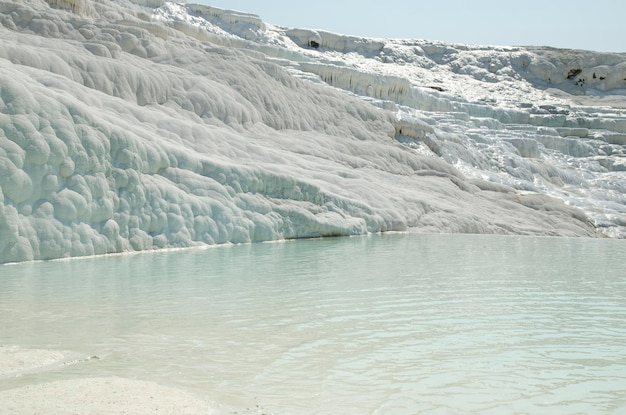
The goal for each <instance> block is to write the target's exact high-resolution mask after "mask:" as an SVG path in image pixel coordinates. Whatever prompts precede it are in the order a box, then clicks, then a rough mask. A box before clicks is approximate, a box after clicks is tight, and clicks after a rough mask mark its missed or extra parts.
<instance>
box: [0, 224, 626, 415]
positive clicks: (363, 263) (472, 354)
mask: <svg viewBox="0 0 626 415" xmlns="http://www.w3.org/2000/svg"><path fill="white" fill-rule="evenodd" d="M625 254H626V241H623V240H622V241H619V240H591V239H554V238H519V237H496V236H470V235H382V236H371V237H359V238H338V239H323V240H302V241H296V242H287V243H276V244H256V245H244V246H231V247H219V248H212V249H202V250H186V251H176V252H161V253H149V254H139V255H129V256H113V257H105V258H90V259H79V260H72V261H62V262H43V263H31V264H21V265H11V266H2V267H0V316H1V320H0V344H5V345H6V344H15V345H21V346H23V347H33V348H50V349H58V350H73V351H76V352H78V353H79V354H81V355H84V356H91V355H97V356H99V357H100V358H101V359H100V360H92V361H89V362H86V363H84V364H75V365H66V366H63V367H59V368H53V369H51V370H47V371H43V372H40V373H35V374H32V375H27V376H23V377H21V378H18V379H0V390H2V389H7V388H10V387H16V386H20V385H21V384H23V383H28V382H33V381H45V380H57V379H68V378H72V377H81V376H86V375H88V376H107V375H117V376H122V377H129V378H135V379H145V380H152V381H157V382H160V383H163V384H165V385H168V386H174V387H178V388H181V389H186V390H189V391H191V392H193V393H197V394H198V395H200V396H201V397H203V398H208V399H210V400H211V401H213V402H214V403H215V405H216V407H217V408H219V411H220V413H234V412H237V413H239V414H252V413H254V414H261V413H264V414H289V415H291V414H294V415H299V414H355V415H358V414H377V415H378V414H514V413H515V414H623V413H626V259H625Z"/></svg>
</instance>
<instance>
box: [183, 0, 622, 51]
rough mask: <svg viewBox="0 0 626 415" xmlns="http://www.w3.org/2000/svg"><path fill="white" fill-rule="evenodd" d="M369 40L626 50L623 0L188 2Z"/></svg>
mask: <svg viewBox="0 0 626 415" xmlns="http://www.w3.org/2000/svg"><path fill="white" fill-rule="evenodd" d="M187 3H202V4H208V5H211V6H215V7H219V8H224V9H231V10H238V11H245V12H249V13H254V14H258V15H260V17H261V18H262V19H263V21H264V22H266V23H273V24H277V25H280V26H287V27H297V28H308V29H323V30H328V31H331V32H335V33H341V34H348V35H357V36H364V37H383V38H410V39H426V40H440V41H444V42H450V43H469V44H478V45H497V46H552V47H558V48H571V49H588V50H596V51H602V52H626V23H624V22H625V19H626V17H625V16H626V1H624V0H599V1H580V0H569V1H568V0H541V1H539V0H525V1H502V0H499V1H495V0H474V1H470V0H430V1H416V0H384V1H372V0H316V1H307V2H295V1H293V0H291V1H290V0H267V1H259V0H187Z"/></svg>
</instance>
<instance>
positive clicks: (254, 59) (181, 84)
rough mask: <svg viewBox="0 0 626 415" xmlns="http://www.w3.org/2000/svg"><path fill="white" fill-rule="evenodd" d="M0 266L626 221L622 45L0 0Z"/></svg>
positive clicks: (613, 229) (166, 8) (198, 8)
mask: <svg viewBox="0 0 626 415" xmlns="http://www.w3.org/2000/svg"><path fill="white" fill-rule="evenodd" d="M0 12H1V13H0V37H1V39H2V41H1V42H0V263H6V262H16V261H27V260H40V259H52V258H62V257H73V256H85V255H97V254H105V253H114V252H124V251H139V250H149V249H159V248H171V247H188V246H194V245H201V244H224V243H245V242H259V241H269V240H281V239H290V238H305V237H318V236H331V235H355V234H364V233H370V232H385V231H407V230H416V231H421V232H472V233H500V234H522V235H560V236H596V235H600V234H604V235H608V236H613V237H621V238H623V237H625V235H626V219H625V218H626V200H625V196H624V194H625V193H626V178H625V174H626V173H625V172H626V162H625V156H626V147H625V146H626V117H625V116H624V115H625V113H624V108H625V107H626V98H625V97H626V56H625V55H620V54H601V53H594V52H587V51H570V50H557V49H549V48H495V47H487V46H485V47H480V46H469V45H448V44H442V43H438V42H429V41H423V40H385V39H364V38H357V37H350V36H342V35H338V34H333V33H327V32H323V31H317V30H305V29H288V28H282V27H277V26H274V25H271V24H268V23H264V22H263V21H262V20H261V19H260V18H259V17H258V16H255V15H252V14H249V13H243V12H237V11H231V10H222V9H218V8H215V7H210V6H202V5H192V4H185V3H171V2H165V1H159V0H132V1H130V0H120V1H115V2H101V1H95V0H19V1H7V0H3V1H0Z"/></svg>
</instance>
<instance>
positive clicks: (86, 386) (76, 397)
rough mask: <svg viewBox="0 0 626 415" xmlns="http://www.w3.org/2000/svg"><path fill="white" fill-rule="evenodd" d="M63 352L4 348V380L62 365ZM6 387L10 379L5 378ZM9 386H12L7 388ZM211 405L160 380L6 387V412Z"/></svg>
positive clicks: (200, 410) (172, 410) (0, 401)
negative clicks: (7, 380) (160, 383)
mask: <svg viewBox="0 0 626 415" xmlns="http://www.w3.org/2000/svg"><path fill="white" fill-rule="evenodd" d="M68 355H69V353H68V354H66V353H63V352H57V351H51V350H42V349H23V348H20V347H17V346H0V379H3V378H4V379H5V380H6V379H7V378H13V377H19V376H20V375H22V374H24V373H32V372H36V371H38V369H39V370H45V368H46V367H47V366H51V365H55V364H62V363H63V361H64V359H65V358H66V356H68ZM5 385H6V382H5ZM5 387H6V386H5ZM212 413H214V411H213V410H212V408H211V406H210V404H209V403H208V402H205V401H202V400H201V399H198V398H197V397H195V396H193V395H191V394H189V393H187V392H184V391H181V390H177V389H173V388H168V387H164V386H161V385H159V384H157V383H154V382H146V381H139V380H131V379H124V378H119V377H95V378H79V379H71V380H63V381H54V382H47V383H40V384H30V385H25V386H20V387H15V388H11V389H5V390H0V414H12V415H21V414H46V415H48V414H64V415H65V414H81V415H82V414H134V415H135V414H137V415H140V414H194V415H196V414H197V415H200V414H202V415H207V414H212Z"/></svg>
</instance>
